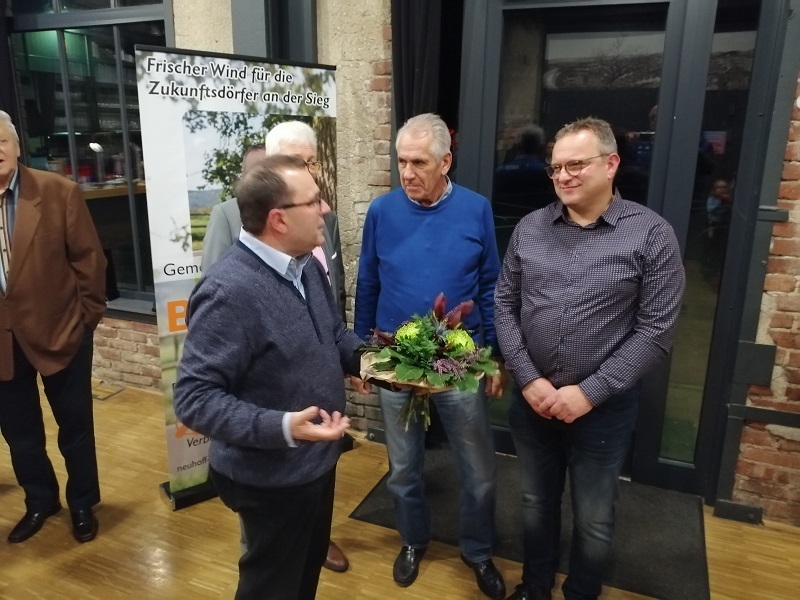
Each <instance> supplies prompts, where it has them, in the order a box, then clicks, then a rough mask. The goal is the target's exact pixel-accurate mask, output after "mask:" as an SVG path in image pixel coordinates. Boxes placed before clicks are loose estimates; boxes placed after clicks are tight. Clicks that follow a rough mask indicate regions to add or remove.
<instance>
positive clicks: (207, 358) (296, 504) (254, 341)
mask: <svg viewBox="0 0 800 600" xmlns="http://www.w3.org/2000/svg"><path fill="white" fill-rule="evenodd" d="M237 200H238V203H239V208H240V212H241V218H242V227H243V230H242V232H241V233H240V235H239V240H238V241H237V242H236V244H235V245H234V246H233V248H232V249H231V251H230V252H228V253H226V254H225V256H223V257H222V258H221V259H220V260H219V262H218V263H216V264H215V265H214V266H213V267H212V268H210V269H209V270H208V271H207V272H206V273H205V275H204V277H203V279H202V280H201V281H200V283H199V284H198V285H197V287H196V288H195V290H194V291H193V292H192V295H191V297H190V299H189V308H188V317H187V322H188V328H189V331H188V335H187V337H186V342H185V345H184V352H183V358H182V359H181V363H180V367H179V372H178V380H177V383H176V385H175V414H176V415H177V416H178V418H179V419H180V420H181V422H183V423H184V424H186V425H187V426H188V427H190V428H192V429H194V430H195V431H198V432H200V433H203V434H205V435H208V436H209V438H211V444H210V449H209V464H210V473H211V478H212V480H213V482H214V485H215V487H216V488H217V491H218V493H219V496H220V498H221V499H222V501H223V502H224V503H225V505H226V506H228V507H229V508H231V509H232V510H234V511H235V512H237V513H238V514H239V516H240V517H241V520H242V524H243V528H244V533H245V537H246V539H247V545H248V548H247V551H246V552H245V553H244V555H243V556H242V558H241V559H240V560H239V586H238V590H237V593H236V598H237V599H240V600H241V599H248V598H265V597H269V598H273V599H286V600H289V599H292V600H295V599H298V598H300V599H311V598H314V596H315V594H316V589H317V583H318V581H319V572H320V569H321V568H322V564H323V561H324V560H325V555H326V553H327V548H328V540H329V536H330V527H331V516H332V512H333V488H334V472H335V471H334V468H335V465H336V461H337V459H338V457H339V454H340V452H341V443H340V440H341V437H342V436H343V435H344V433H345V431H346V429H347V428H348V427H349V419H348V418H347V417H345V416H342V413H343V412H344V409H345V390H344V385H343V378H344V375H345V372H347V373H350V374H356V373H358V370H359V352H358V348H359V347H360V345H361V341H360V340H359V339H358V337H357V336H356V335H355V334H354V333H353V332H352V331H350V330H348V329H347V327H346V325H345V324H344V322H343V321H342V319H341V316H340V315H339V313H338V312H337V311H336V308H335V305H334V301H333V295H332V293H331V288H330V285H329V284H328V280H327V277H326V273H325V270H324V269H323V268H322V266H321V265H320V263H319V262H318V261H316V260H313V259H312V257H311V251H312V250H313V248H314V247H315V246H318V245H320V244H321V243H322V238H323V230H324V227H325V225H324V222H323V210H324V209H323V204H322V201H321V198H320V195H319V188H318V187H317V185H316V183H315V182H314V179H313V177H312V176H311V174H310V172H309V171H308V168H307V165H306V163H305V162H304V161H303V160H302V159H299V158H296V157H292V156H284V155H277V156H271V157H267V158H266V159H264V161H263V162H261V163H260V164H259V165H257V166H256V167H254V168H253V169H252V170H251V171H249V172H248V173H246V174H245V175H244V176H243V177H242V180H241V181H240V183H239V185H238V186H237Z"/></svg>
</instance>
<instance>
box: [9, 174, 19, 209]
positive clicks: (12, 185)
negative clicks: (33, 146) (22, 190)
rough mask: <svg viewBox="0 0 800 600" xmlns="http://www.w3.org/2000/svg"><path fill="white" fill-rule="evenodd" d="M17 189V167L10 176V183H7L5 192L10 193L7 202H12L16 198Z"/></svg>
mask: <svg viewBox="0 0 800 600" xmlns="http://www.w3.org/2000/svg"><path fill="white" fill-rule="evenodd" d="M18 187H19V167H17V168H16V170H15V171H14V174H13V175H12V176H11V181H9V182H8V188H6V191H7V192H11V194H10V196H8V197H7V199H8V201H9V202H14V201H15V200H16V198H17V188H18Z"/></svg>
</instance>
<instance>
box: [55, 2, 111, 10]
mask: <svg viewBox="0 0 800 600" xmlns="http://www.w3.org/2000/svg"><path fill="white" fill-rule="evenodd" d="M58 1H59V3H60V4H61V10H63V11H64V12H67V11H71V10H92V9H96V8H111V0H58Z"/></svg>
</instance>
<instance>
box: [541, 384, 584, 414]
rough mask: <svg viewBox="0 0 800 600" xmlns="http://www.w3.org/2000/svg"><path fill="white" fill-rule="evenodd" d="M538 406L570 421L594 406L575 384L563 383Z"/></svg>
mask: <svg viewBox="0 0 800 600" xmlns="http://www.w3.org/2000/svg"><path fill="white" fill-rule="evenodd" d="M539 408H540V409H541V410H543V411H547V412H548V413H549V414H550V415H552V416H554V417H555V418H556V419H559V420H561V421H564V422H565V423H572V422H573V421H574V420H575V419H578V418H579V417H582V416H583V415H585V414H586V413H588V412H589V411H590V410H592V408H594V406H593V405H592V403H591V402H589V399H588V398H587V397H586V395H585V394H584V393H583V392H582V391H581V388H579V387H578V386H577V385H565V386H564V387H562V388H559V389H558V390H557V391H556V392H555V393H554V394H552V395H550V396H548V397H547V398H546V399H545V400H544V401H543V402H541V403H540V404H539ZM534 410H535V409H534ZM537 412H539V411H537Z"/></svg>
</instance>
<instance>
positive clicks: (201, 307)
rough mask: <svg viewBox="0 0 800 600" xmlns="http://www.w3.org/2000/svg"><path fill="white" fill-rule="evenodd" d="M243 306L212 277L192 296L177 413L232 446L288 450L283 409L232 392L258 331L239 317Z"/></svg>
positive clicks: (201, 430)
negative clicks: (264, 404) (283, 428)
mask: <svg viewBox="0 0 800 600" xmlns="http://www.w3.org/2000/svg"><path fill="white" fill-rule="evenodd" d="M242 305H243V304H242V299H238V301H236V299H234V298H231V297H229V295H228V294H227V293H226V291H225V290H224V289H223V288H222V287H221V286H219V285H217V284H216V283H215V282H212V281H210V280H208V279H205V280H202V281H201V283H200V284H199V285H198V287H197V288H196V289H195V291H194V292H193V293H192V296H191V298H190V300H189V321H188V327H189V332H188V334H187V336H186V341H185V343H184V348H183V357H182V358H181V362H180V366H179V368H178V378H177V382H176V384H175V394H174V406H175V415H176V416H177V417H178V419H180V421H181V422H182V423H184V424H185V425H187V426H188V427H190V428H191V429H193V430H195V431H197V432H199V433H202V434H205V435H207V436H209V437H211V438H213V439H215V440H219V441H222V442H226V443H228V444H234V445H236V446H246V447H254V448H262V449H271V448H286V447H287V446H288V444H287V442H286V439H285V438H284V435H283V430H282V427H281V421H282V419H283V415H284V414H285V411H276V410H269V409H265V408H262V407H259V406H256V405H255V404H252V403H250V402H245V401H243V400H240V399H239V398H237V397H236V395H235V393H234V390H235V389H236V382H237V381H240V380H241V379H243V378H244V377H245V372H246V371H247V369H248V367H249V365H250V363H251V356H252V352H253V350H252V348H253V344H254V342H255V340H254V338H253V334H254V332H256V331H258V328H257V327H253V326H252V323H250V322H249V321H248V319H247V318H241V315H239V314H237V312H236V307H237V306H242ZM244 305H246V303H244ZM264 393H265V394H268V393H269V390H264Z"/></svg>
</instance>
